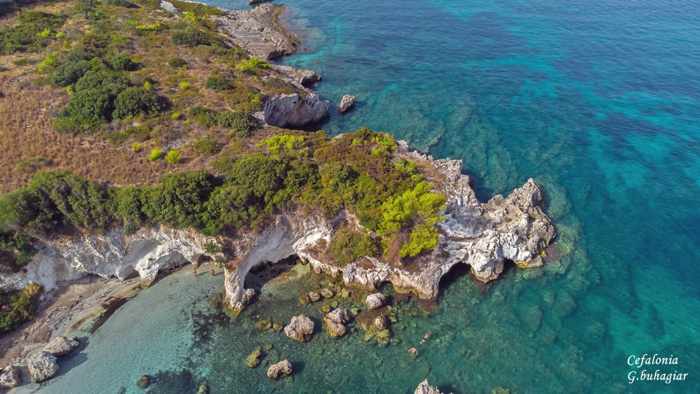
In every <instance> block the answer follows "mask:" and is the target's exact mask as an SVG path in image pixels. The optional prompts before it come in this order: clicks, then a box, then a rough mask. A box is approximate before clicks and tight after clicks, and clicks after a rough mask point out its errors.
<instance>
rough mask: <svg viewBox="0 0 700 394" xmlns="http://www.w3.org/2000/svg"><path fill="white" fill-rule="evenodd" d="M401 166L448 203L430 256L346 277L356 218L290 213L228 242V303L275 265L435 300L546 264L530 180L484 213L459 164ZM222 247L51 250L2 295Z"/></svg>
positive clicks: (108, 243)
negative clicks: (465, 270)
mask: <svg viewBox="0 0 700 394" xmlns="http://www.w3.org/2000/svg"><path fill="white" fill-rule="evenodd" d="M398 155H399V156H403V157H406V158H410V159H411V160H414V161H416V162H418V163H419V164H422V165H424V166H429V167H432V169H434V171H433V173H434V174H433V178H434V179H432V181H433V182H435V183H436V184H437V185H438V188H439V189H440V190H441V191H442V192H444V193H445V195H446V196H447V207H446V210H445V213H444V216H445V220H444V221H443V222H441V223H440V224H439V231H440V238H439V243H438V246H437V247H436V248H435V249H434V250H433V251H432V252H430V253H428V254H425V255H422V256H419V257H417V258H414V259H411V260H410V261H405V262H402V263H401V264H396V263H394V264H390V263H388V262H385V261H381V260H380V259H377V258H373V257H365V258H361V259H359V260H357V261H354V262H352V263H350V264H348V265H346V266H344V267H339V266H337V265H334V263H333V261H332V259H330V258H329V257H327V250H328V246H329V245H330V241H331V239H332V237H333V234H334V232H335V230H336V229H337V228H339V227H340V226H341V225H342V224H343V223H345V222H351V223H353V224H354V225H357V224H356V223H355V220H354V219H353V217H352V215H350V214H349V213H347V212H343V213H341V214H340V215H338V216H337V217H335V218H332V219H328V218H326V217H324V216H322V215H320V214H318V213H313V212H306V211H304V212H302V211H297V212H288V213H284V214H279V215H276V216H274V217H273V218H271V219H270V220H268V221H267V223H268V224H267V225H266V226H265V227H264V228H263V229H262V230H261V231H257V232H253V231H249V232H243V233H239V234H238V235H237V236H236V237H235V238H232V239H226V240H225V241H226V244H227V250H228V252H227V256H223V255H217V256H209V257H212V258H215V259H226V260H227V261H228V263H227V264H226V269H225V275H224V278H225V279H224V288H225V294H226V297H225V298H226V302H227V304H228V305H229V306H230V307H233V308H234V309H241V308H243V307H244V306H245V305H244V303H245V298H246V297H245V288H244V283H245V277H246V275H247V274H248V272H249V271H250V270H251V269H252V268H253V267H255V266H256V265H258V264H260V263H263V262H277V261H280V260H282V259H284V258H286V257H289V256H291V255H298V256H299V257H300V258H302V259H304V260H305V261H307V262H308V263H309V264H311V266H312V267H313V268H314V270H315V271H317V272H324V273H326V274H329V275H332V276H334V277H339V276H340V277H342V280H343V282H345V283H346V284H348V285H358V286H363V287H367V288H376V287H377V286H378V285H380V284H381V283H383V282H390V283H392V284H393V286H394V287H395V288H396V289H397V290H399V291H410V292H413V293H415V294H416V295H418V296H419V297H421V298H424V299H432V298H435V297H437V295H438V292H439V285H440V279H441V278H442V277H443V275H445V274H446V273H447V272H448V271H449V270H450V269H451V268H452V267H453V266H454V265H456V264H460V263H463V264H468V265H469V267H470V270H471V273H472V274H473V276H474V277H475V278H476V279H478V280H480V281H483V282H488V281H491V280H494V279H496V278H498V276H499V275H500V274H501V273H502V272H503V269H504V264H505V263H506V261H512V262H514V263H515V264H516V265H517V266H518V267H521V268H525V267H536V266H540V265H542V264H543V261H542V255H543V252H544V250H545V248H546V247H547V246H548V245H549V244H550V243H551V242H552V240H553V239H554V237H555V235H556V232H555V229H554V226H553V225H552V223H551V221H550V219H549V218H548V217H547V216H546V215H545V213H544V212H543V211H542V203H543V196H542V191H541V189H540V187H539V186H538V185H537V184H536V183H535V182H534V181H533V180H532V179H529V180H528V181H527V182H526V183H525V184H524V185H523V186H521V187H519V188H517V189H515V190H514V191H513V192H512V193H511V194H510V195H508V196H507V197H502V196H500V195H497V196H495V197H493V198H491V199H490V200H489V201H488V202H486V203H481V202H479V201H478V199H477V198H476V194H475V193H474V190H473V189H472V187H471V185H470V184H469V177H468V176H467V175H463V174H462V173H461V167H462V163H461V161H459V160H434V159H433V158H432V157H430V156H426V155H423V154H421V153H419V152H415V151H410V150H409V149H408V146H407V144H406V143H404V142H401V143H400V144H399V152H398ZM222 241H224V240H222V239H218V238H212V237H206V236H203V235H201V234H198V233H197V232H195V231H194V230H174V229H171V228H168V227H164V226H160V227H155V228H144V229H141V230H139V231H137V232H136V233H133V234H125V233H124V232H123V231H122V230H121V229H114V230H111V231H109V232H107V233H106V234H83V235H79V236H74V237H69V238H60V239H57V240H52V241H47V242H45V243H44V245H42V246H41V247H40V251H39V253H37V255H36V256H35V257H34V259H33V260H32V262H31V263H30V264H29V265H28V266H27V267H26V270H25V272H21V273H17V274H12V275H0V291H1V290H9V289H16V288H21V287H22V286H24V285H26V284H27V283H28V282H37V283H40V284H41V285H43V286H44V288H45V289H53V288H55V287H56V285H57V284H58V283H60V282H63V281H70V280H74V279H78V278H80V277H82V276H84V275H88V274H94V275H99V276H101V277H105V278H117V279H120V280H123V279H125V278H127V277H129V276H132V275H135V274H138V275H139V276H140V277H141V279H142V280H144V281H146V282H151V281H153V280H154V279H155V278H156V276H157V274H158V272H159V271H160V270H164V269H170V268H174V267H177V266H180V265H182V264H185V263H187V262H197V261H198V260H199V259H200V257H201V256H205V255H208V253H207V249H209V250H211V249H212V248H211V247H208V246H212V245H213V246H220V245H222Z"/></svg>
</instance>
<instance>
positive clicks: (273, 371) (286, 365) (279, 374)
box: [267, 360, 294, 380]
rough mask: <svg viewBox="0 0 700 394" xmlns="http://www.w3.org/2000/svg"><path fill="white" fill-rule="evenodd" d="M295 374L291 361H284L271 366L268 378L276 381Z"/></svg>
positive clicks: (268, 370)
mask: <svg viewBox="0 0 700 394" xmlns="http://www.w3.org/2000/svg"><path fill="white" fill-rule="evenodd" d="M293 373H294V369H293V368H292V363H290V362H289V360H282V361H280V362H278V363H275V364H272V365H270V368H268V369H267V377H268V378H270V379H274V380H277V379H280V378H284V377H287V376H291V375H292V374H293Z"/></svg>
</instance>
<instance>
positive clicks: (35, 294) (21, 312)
mask: <svg viewBox="0 0 700 394" xmlns="http://www.w3.org/2000/svg"><path fill="white" fill-rule="evenodd" d="M41 291H42V288H41V286H40V285H38V284H36V283H30V284H28V285H27V286H25V287H24V288H23V289H22V290H20V291H13V292H9V293H0V334H3V333H5V332H8V331H11V330H13V329H15V328H17V327H18V326H19V325H21V324H22V323H24V322H26V321H29V320H31V319H32V318H33V317H34V314H35V313H36V310H37V307H38V305H39V298H40V297H41Z"/></svg>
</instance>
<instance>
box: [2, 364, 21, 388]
mask: <svg viewBox="0 0 700 394" xmlns="http://www.w3.org/2000/svg"><path fill="white" fill-rule="evenodd" d="M20 384H22V374H21V373H20V369H19V367H18V366H16V365H10V366H8V367H6V368H5V369H3V370H2V372H1V373H0V387H5V388H13V387H17V386H19V385H20Z"/></svg>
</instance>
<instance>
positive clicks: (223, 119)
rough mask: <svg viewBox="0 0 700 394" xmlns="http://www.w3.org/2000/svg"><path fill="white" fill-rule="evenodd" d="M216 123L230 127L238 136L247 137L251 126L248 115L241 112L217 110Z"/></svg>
mask: <svg viewBox="0 0 700 394" xmlns="http://www.w3.org/2000/svg"><path fill="white" fill-rule="evenodd" d="M216 123H217V124H218V125H219V126H221V127H225V128H227V129H231V131H233V133H234V134H236V135H237V136H239V137H247V136H248V135H249V134H250V128H251V126H252V124H251V121H250V115H249V114H247V113H243V112H233V111H228V112H219V113H218V114H217V115H216Z"/></svg>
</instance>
